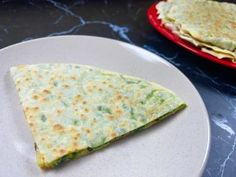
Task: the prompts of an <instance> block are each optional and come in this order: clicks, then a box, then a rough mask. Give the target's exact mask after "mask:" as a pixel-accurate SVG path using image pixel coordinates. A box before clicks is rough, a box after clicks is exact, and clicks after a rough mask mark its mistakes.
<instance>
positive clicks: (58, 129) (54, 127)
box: [53, 124, 64, 131]
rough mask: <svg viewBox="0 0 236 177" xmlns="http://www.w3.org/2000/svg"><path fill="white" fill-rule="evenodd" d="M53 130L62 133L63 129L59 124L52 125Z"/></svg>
mask: <svg viewBox="0 0 236 177" xmlns="http://www.w3.org/2000/svg"><path fill="white" fill-rule="evenodd" d="M53 130H55V131H63V130H64V127H63V126H62V125H61V124H55V125H53Z"/></svg>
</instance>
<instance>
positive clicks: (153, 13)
mask: <svg viewBox="0 0 236 177" xmlns="http://www.w3.org/2000/svg"><path fill="white" fill-rule="evenodd" d="M161 1H165V0H158V1H156V2H155V3H153V4H152V5H151V6H150V7H149V9H148V10H147V13H146V14H147V18H148V21H149V23H150V24H151V25H152V27H153V28H154V29H156V30H157V31H158V32H159V33H160V34H161V35H162V36H164V37H165V38H167V39H169V40H170V41H172V42H173V43H175V44H177V45H178V46H180V47H182V48H184V49H185V50H187V51H189V52H191V53H193V54H195V55H197V56H200V57H201V58H203V59H207V60H210V61H212V62H213V63H216V64H219V65H223V66H226V67H228V68H231V69H236V64H235V63H233V62H231V61H228V59H220V58H217V57H215V56H213V55H210V54H208V53H206V52H203V51H201V49H200V48H198V47H196V46H194V45H193V44H192V43H190V42H188V41H186V40H183V39H181V38H180V37H179V36H177V35H176V34H174V33H173V32H172V31H171V30H170V29H168V28H166V27H164V25H163V24H162V22H161V20H160V19H158V18H157V12H158V11H157V9H156V5H157V4H158V3H160V2H161Z"/></svg>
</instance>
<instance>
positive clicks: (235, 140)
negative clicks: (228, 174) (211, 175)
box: [219, 136, 236, 177]
mask: <svg viewBox="0 0 236 177" xmlns="http://www.w3.org/2000/svg"><path fill="white" fill-rule="evenodd" d="M235 146H236V136H235V137H234V144H233V146H232V149H231V151H230V152H229V154H228V155H227V157H226V158H225V160H224V161H223V163H222V164H221V165H220V171H219V174H220V177H223V176H224V172H225V167H226V165H227V162H228V161H229V160H230V158H231V155H232V154H233V153H234V151H235Z"/></svg>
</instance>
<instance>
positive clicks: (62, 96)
mask: <svg viewBox="0 0 236 177" xmlns="http://www.w3.org/2000/svg"><path fill="white" fill-rule="evenodd" d="M11 76H12V78H13V80H14V82H15V85H16V88H17V91H18V94H19V98H20V102H21V104H22V106H23V109H24V113H25V117H26V121H27V123H28V125H29V127H30V129H31V131H32V134H33V138H34V141H35V147H36V155H37V162H38V165H39V166H40V167H41V168H53V167H55V166H57V165H58V164H60V163H61V162H64V161H67V160H68V159H74V158H77V157H80V156H82V155H85V154H87V153H89V152H91V151H95V150H97V149H100V148H102V147H105V146H106V145H108V144H109V143H110V142H112V141H114V140H117V139H119V138H121V137H123V136H125V135H128V134H130V133H131V132H135V131H137V130H140V129H143V128H146V127H148V126H150V125H152V124H154V123H155V122H158V121H160V120H162V119H164V118H165V117H166V116H168V115H170V114H173V113H175V112H176V111H178V110H180V109H182V108H184V107H185V106H186V105H185V103H184V102H183V101H182V100H181V99H180V98H178V97H177V96H176V95H175V94H174V93H173V92H171V91H169V90H167V89H165V88H163V87H161V86H159V85H157V84H155V83H153V82H148V81H145V80H143V79H139V78H135V77H131V76H127V75H123V74H119V73H115V72H109V71H105V70H102V69H98V68H95V67H91V66H84V65H77V64H38V65H20V66H17V67H12V68H11Z"/></svg>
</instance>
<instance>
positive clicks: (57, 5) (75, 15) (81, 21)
mask: <svg viewBox="0 0 236 177" xmlns="http://www.w3.org/2000/svg"><path fill="white" fill-rule="evenodd" d="M47 1H48V2H50V3H51V4H53V5H54V6H55V7H56V8H58V9H60V10H62V11H63V12H65V13H66V14H67V15H70V16H72V17H75V18H77V19H79V20H80V23H81V24H84V23H85V21H84V19H83V18H82V17H81V16H79V15H77V14H75V13H74V12H72V11H71V10H70V8H69V7H68V6H67V5H65V4H62V3H60V2H57V1H54V0H47Z"/></svg>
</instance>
